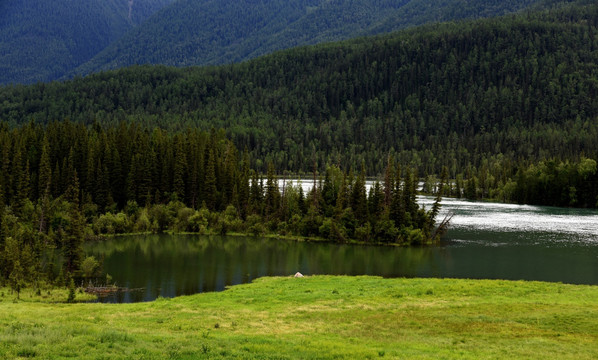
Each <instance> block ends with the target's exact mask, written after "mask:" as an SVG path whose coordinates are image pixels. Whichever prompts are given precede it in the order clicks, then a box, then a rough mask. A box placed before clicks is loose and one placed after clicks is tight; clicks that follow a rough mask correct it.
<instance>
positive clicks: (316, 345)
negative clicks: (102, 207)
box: [0, 276, 598, 359]
mask: <svg viewBox="0 0 598 360" xmlns="http://www.w3.org/2000/svg"><path fill="white" fill-rule="evenodd" d="M0 299H2V300H3V301H2V302H0V358H4V357H7V358H13V357H16V356H19V355H20V356H23V357H25V356H28V357H32V356H35V357H36V358H52V359H55V358H63V357H70V356H76V357H77V358H82V359H85V358H89V359H97V358H111V359H115V358H180V359H185V358H203V357H205V358H208V357H209V358H235V357H236V358H256V359H257V358H259V359H270V358H276V359H280V358H301V359H309V358H379V357H385V358H404V357H409V358H434V359H438V358H456V357H459V358H471V359H474V358H475V359H479V358H527V359H529V358H559V359H567V358H574V359H590V358H597V357H598V287H596V286H577V285H564V284H554V283H541V282H510V281H491V280H439V279H381V278H376V277H334V276H317V277H308V278H303V279H294V278H262V279H259V280H257V281H256V282H255V283H252V284H248V285H240V286H235V287H232V288H231V289H229V290H227V291H225V292H220V293H205V294H200V295H194V296H186V297H180V298H175V299H159V300H157V301H155V302H151V303H138V304H121V305H115V304H75V305H68V304H48V303H31V302H21V303H13V302H12V301H11V300H9V299H8V297H7V296H6V297H3V298H0Z"/></svg>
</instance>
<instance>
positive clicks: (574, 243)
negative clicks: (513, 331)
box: [87, 197, 598, 302]
mask: <svg viewBox="0 0 598 360" xmlns="http://www.w3.org/2000/svg"><path fill="white" fill-rule="evenodd" d="M419 201H420V203H422V204H424V205H425V206H426V207H427V208H430V206H431V204H432V202H433V199H432V198H429V197H420V198H419ZM448 212H451V213H453V214H454V217H453V219H452V222H451V226H450V230H449V232H448V233H447V235H446V236H445V238H444V239H443V240H442V242H441V244H439V245H438V246H433V247H403V248H397V247H379V246H351V245H339V244H322V243H306V242H294V241H286V240H274V239H264V238H253V237H229V236H224V237H207V236H197V235H143V236H127V237H117V238H114V239H110V240H107V241H104V242H100V243H92V244H88V245H87V252H88V253H89V254H93V255H95V256H96V257H98V258H102V259H103V260H104V270H105V271H106V272H107V273H109V274H110V275H111V276H112V277H113V279H114V280H115V281H116V282H117V284H118V285H119V286H124V287H128V288H134V289H138V291H134V292H127V293H119V294H116V295H114V296H112V297H109V298H106V299H102V301H111V302H134V301H148V300H153V299H155V298H156V297H157V296H164V297H172V296H178V295H185V294H194V293H198V292H203V291H218V290H223V289H224V288H225V287H226V286H228V285H234V284H239V283H245V282H249V281H251V280H253V279H255V278H257V277H261V276H288V275H292V274H294V273H295V272H296V271H300V272H302V273H304V274H307V275H311V274H346V275H380V276H385V277H447V278H448V277H451V278H453V277H456V278H488V279H526V280H541V281H553V282H566V283H576V284H598V212H596V211H591V210H580V209H562V208H551V207H537V206H519V205H508V204H494V203H481V202H468V201H462V200H455V199H445V200H443V209H442V212H441V215H440V216H441V217H442V216H443V215H444V214H446V213H448Z"/></svg>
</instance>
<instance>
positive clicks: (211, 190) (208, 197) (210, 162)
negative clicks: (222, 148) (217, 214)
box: [204, 147, 218, 210]
mask: <svg viewBox="0 0 598 360" xmlns="http://www.w3.org/2000/svg"><path fill="white" fill-rule="evenodd" d="M207 152H208V154H207V156H206V165H205V169H206V178H205V180H204V189H205V202H206V206H207V207H208V209H209V210H217V208H216V206H217V199H218V194H217V192H218V190H217V188H216V155H215V154H214V149H213V148H212V147H210V148H208V149H207Z"/></svg>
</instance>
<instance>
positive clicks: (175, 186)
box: [172, 139, 187, 201]
mask: <svg viewBox="0 0 598 360" xmlns="http://www.w3.org/2000/svg"><path fill="white" fill-rule="evenodd" d="M175 141H176V145H175V146H176V148H175V154H174V161H175V162H174V174H173V180H172V192H173V193H174V194H175V195H176V196H177V198H178V199H179V200H181V201H184V200H185V178H186V173H187V155H186V154H185V151H183V144H182V140H180V139H176V140H175Z"/></svg>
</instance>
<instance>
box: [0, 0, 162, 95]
mask: <svg viewBox="0 0 598 360" xmlns="http://www.w3.org/2000/svg"><path fill="white" fill-rule="evenodd" d="M169 2H171V0H143V1H135V2H133V6H132V8H131V10H130V12H129V5H128V2H127V1H117V0H86V1H67V0H53V1H43V0H28V1H21V0H3V1H2V2H1V3H0V84H6V83H35V82H38V81H49V80H54V79H57V78H60V77H61V76H64V75H65V74H67V73H68V72H70V71H72V70H73V69H74V68H75V67H77V66H79V65H80V64H82V63H84V62H86V61H88V60H89V59H91V58H92V57H93V56H94V55H96V54H97V53H98V52H99V51H100V50H102V49H103V48H104V47H106V46H107V45H108V44H110V43H111V42H113V41H114V40H116V39H118V38H120V37H121V36H122V35H123V34H124V33H125V32H127V31H128V30H129V29H131V28H133V27H134V26H135V25H136V24H139V23H140V22H142V21H143V20H144V19H146V18H147V17H149V16H150V15H151V14H152V13H153V12H155V11H156V10H158V9H159V8H161V7H162V6H164V5H166V4H167V3H169Z"/></svg>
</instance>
